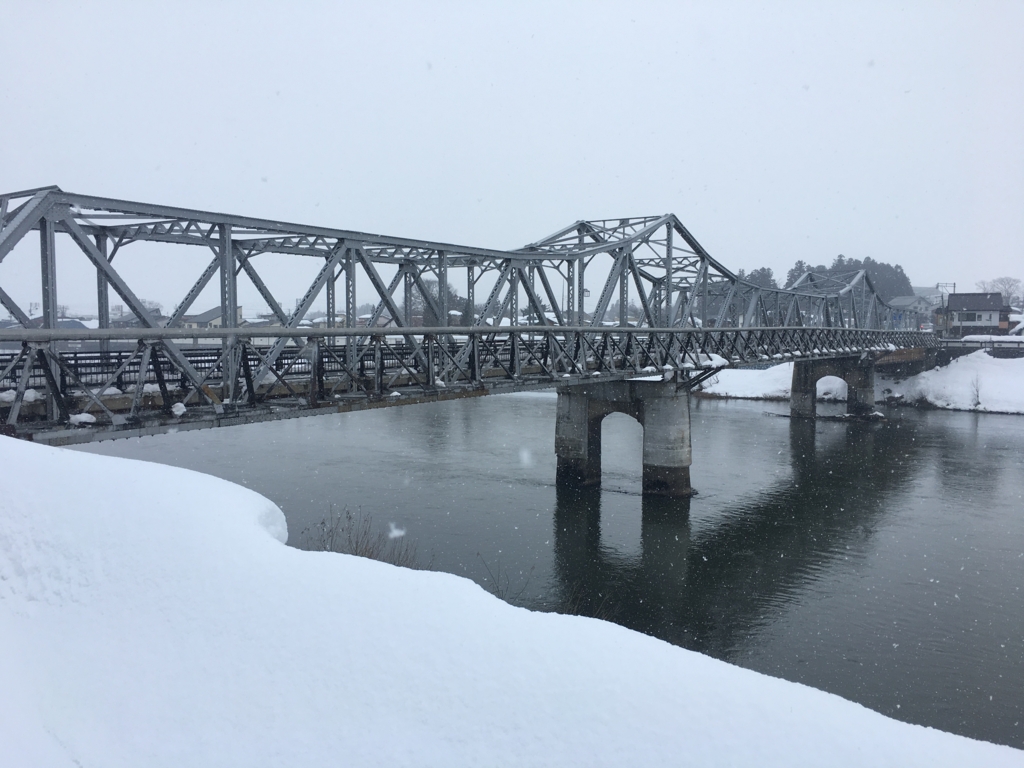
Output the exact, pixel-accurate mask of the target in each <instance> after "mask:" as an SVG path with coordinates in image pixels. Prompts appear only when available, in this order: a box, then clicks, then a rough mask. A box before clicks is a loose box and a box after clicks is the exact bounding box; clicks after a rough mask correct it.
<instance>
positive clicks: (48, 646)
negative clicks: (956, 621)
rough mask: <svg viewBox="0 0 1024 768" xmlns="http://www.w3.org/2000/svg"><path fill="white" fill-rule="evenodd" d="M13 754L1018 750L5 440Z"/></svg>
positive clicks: (599, 761)
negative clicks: (312, 546)
mask: <svg viewBox="0 0 1024 768" xmlns="http://www.w3.org/2000/svg"><path fill="white" fill-rule="evenodd" d="M0 466H2V467H3V471H4V480H5V482H4V488H3V494H2V495H0V764H2V765H12V766H74V765H86V766H88V765H105V766H139V765H146V766H160V765H167V766H183V765H188V766H224V765H239V766H281V765H288V766H304V765H317V766H322V765H334V764H343V765H388V766H396V765H444V766H450V765H473V766H477V765H560V766H561V765H588V766H590V765H673V766H675V765H687V764H692V765H751V766H753V765H757V766H764V765H779V766H782V765H785V766H792V765H823V764H828V765H871V766H875V765H894V766H895V765H898V766H906V765H928V766H935V765H951V766H952V765H956V766H960V765H986V766H999V765H1017V766H1024V752H1021V751H1017V750H1013V749H1010V748H1007V747H1000V746H994V745H990V744H985V743H982V742H976V741H971V740H968V739H965V738H961V737H958V736H953V735H950V734H946V733H942V732H939V731H934V730H930V729H926V728H921V727H918V726H912V725H907V724H904V723H899V722H897V721H894V720H890V719H888V718H886V717H883V716H882V715H879V714H877V713H874V712H871V711H869V710H867V709H865V708H863V707H861V706H859V705H857V704H853V703H850V702H848V701H845V700H843V699H840V698H838V697H836V696H833V695H830V694H826V693H822V692H820V691H816V690H813V689H810V688H807V687H804V686H801V685H797V684H794V683H789V682H785V681H782V680H777V679H773V678H769V677H765V676H763V675H759V674H757V673H754V672H750V671H747V670H742V669H740V668H738V667H733V666H730V665H728V664H725V663H722V662H719V661H715V660H712V659H710V658H707V657H704V656H701V655H699V654H696V653H692V652H689V651H685V650H682V649H680V648H677V647H674V646H671V645H668V644H667V643H664V642H661V641H658V640H655V639H653V638H650V637H646V636H644V635H640V634H637V633H635V632H631V631H629V630H626V629H623V628H621V627H618V626H615V625H613V624H608V623H604V622H599V621H596V620H592V619H585V618H580V617H571V616H559V615H553V614H539V613H532V612H530V611H527V610H524V609H520V608H514V607H512V606H510V605H507V604H505V603H503V602H501V601H499V600H497V599H495V598H493V597H491V596H490V595H488V594H487V593H485V592H484V591H483V590H481V589H480V588H479V587H477V586H476V585H474V584H473V583H472V582H470V581H467V580H465V579H461V578H458V577H456V576H452V575H448V574H443V573H428V572H422V571H409V570H404V569H400V568H395V567H391V566H387V565H383V564H381V563H377V562H372V561H368V560H362V559H358V558H354V557H348V556H344V555H335V554H327V553H310V552H303V551H299V550H295V549H291V548H289V547H286V546H285V545H284V544H283V541H284V540H285V538H286V535H287V534H286V528H285V522H284V517H283V515H282V514H281V512H280V510H279V509H278V508H277V507H276V506H275V505H274V504H272V503H271V502H270V501H268V500H267V499H265V498H263V497H262V496H259V495H258V494H256V493H254V492H252V491H249V490H246V489H244V488H241V487H239V486H236V485H233V484H231V483H228V482H225V481H222V480H218V479H215V478H212V477H208V476H205V475H201V474H196V473H193V472H188V471H185V470H180V469H173V468H168V467H163V466H158V465H154V464H144V463H139V462H132V461H127V460H122V459H112V458H107V457H102V456H96V455H91V454H86V453H78V452H71V451H66V450H61V449H54V448H48V447H44V446H39V445H34V444H30V443H25V442H20V441H16V440H12V439H9V438H0Z"/></svg>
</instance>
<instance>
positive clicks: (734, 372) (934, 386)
mask: <svg viewBox="0 0 1024 768" xmlns="http://www.w3.org/2000/svg"><path fill="white" fill-rule="evenodd" d="M792 379H793V363H783V364H781V365H776V366H773V367H771V368H767V369H764V370H753V369H726V370H723V371H721V372H720V373H718V374H717V375H716V376H715V377H714V378H713V379H712V380H711V381H709V382H708V383H707V384H706V385H705V386H704V390H703V391H704V392H705V393H707V394H710V395H715V396H717V397H738V398H747V399H754V400H787V399H789V391H790V385H791V383H792ZM818 398H819V399H822V400H846V383H845V382H844V381H843V380H842V379H839V378H836V377H834V376H826V377H825V378H823V379H821V380H820V381H819V382H818ZM890 398H897V399H900V400H901V401H902V402H905V403H911V404H924V405H929V406H932V407H935V408H949V409H954V410H962V411H987V412H991V413H1024V359H1016V360H1007V359H998V358H994V357H990V356H989V355H988V353H986V352H985V351H983V350H979V351H977V352H974V353H972V354H970V355H966V356H964V357H960V358H957V359H956V360H954V361H953V362H952V363H950V364H949V365H948V366H945V367H942V368H936V369H934V370H930V371H925V372H924V373H920V374H918V375H916V376H911V377H910V378H908V379H903V380H902V381H894V380H892V379H887V378H885V377H883V376H876V377H875V400H876V401H878V402H884V401H886V400H887V399H890Z"/></svg>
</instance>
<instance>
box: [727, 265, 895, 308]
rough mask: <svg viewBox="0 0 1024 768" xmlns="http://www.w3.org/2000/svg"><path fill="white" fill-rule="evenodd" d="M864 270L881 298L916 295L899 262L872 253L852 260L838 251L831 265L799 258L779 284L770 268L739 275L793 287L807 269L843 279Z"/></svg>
mask: <svg viewBox="0 0 1024 768" xmlns="http://www.w3.org/2000/svg"><path fill="white" fill-rule="evenodd" d="M862 269H863V270H865V271H866V272H867V274H868V277H869V278H870V279H871V284H872V285H874V286H875V291H876V292H877V293H878V296H879V297H880V298H881V299H882V301H889V300H890V299H894V298H896V297H897V296H913V295H914V289H913V287H912V286H911V284H910V278H909V277H907V274H906V272H904V271H903V267H901V266H900V265H899V264H886V263H885V262H883V261H875V260H874V259H872V258H871V257H870V256H866V257H865V258H864V259H863V260H861V259H849V258H847V257H845V256H843V254H839V255H838V256H836V257H835V259H833V261H832V265H831V266H826V265H824V264H818V265H812V264H808V263H807V262H806V261H803V260H800V261H797V262H796V264H794V265H793V268H792V269H790V270H789V272H787V273H786V280H785V282H784V283H783V284H782V285H779V283H778V281H777V280H776V279H775V275H774V273H773V272H772V270H771V268H769V267H761V268H759V269H753V270H751V271H750V272H744V271H743V270H742V269H741V270H740V271H739V273H738V275H739V277H740V278H741V279H743V280H747V281H749V282H751V283H754V284H755V285H759V286H761V287H762V288H792V287H793V285H794V284H795V283H796V281H797V280H799V279H800V278H801V277H802V276H803V274H804V273H805V272H814V273H816V274H819V275H825V276H827V277H835V278H840V277H844V276H848V275H850V273H852V272H859V271H860V270H862Z"/></svg>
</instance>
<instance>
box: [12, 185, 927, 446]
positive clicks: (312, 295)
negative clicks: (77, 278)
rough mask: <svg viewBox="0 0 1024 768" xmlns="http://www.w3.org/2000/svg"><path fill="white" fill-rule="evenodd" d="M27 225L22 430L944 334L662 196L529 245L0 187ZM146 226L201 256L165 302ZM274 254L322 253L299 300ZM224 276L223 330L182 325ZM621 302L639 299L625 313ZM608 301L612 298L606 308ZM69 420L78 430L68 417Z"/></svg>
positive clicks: (684, 381)
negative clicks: (796, 277) (742, 253)
mask: <svg viewBox="0 0 1024 768" xmlns="http://www.w3.org/2000/svg"><path fill="white" fill-rule="evenodd" d="M31 232H37V233H38V243H39V263H40V277H41V282H40V293H41V299H42V300H41V308H42V314H41V317H39V318H32V317H30V316H29V315H28V314H27V313H26V312H25V311H24V309H23V307H22V306H21V305H20V304H19V303H18V302H17V301H16V300H15V299H14V298H13V296H12V292H13V289H11V288H10V287H9V286H5V285H4V282H3V271H2V264H0V303H2V304H3V306H4V307H5V308H6V309H7V311H8V313H9V314H10V315H11V317H12V318H14V320H16V321H17V324H18V325H17V327H14V328H8V329H4V330H0V417H2V418H3V420H4V421H5V422H6V424H7V426H8V431H14V432H19V433H20V432H23V431H28V432H33V433H41V432H43V431H46V430H50V431H53V430H56V431H59V432H60V431H78V432H81V431H83V430H88V431H89V432H90V433H92V434H96V435H99V436H102V435H112V433H119V432H122V431H125V430H129V431H130V430H132V429H137V428H139V425H141V424H143V423H151V424H171V423H179V422H182V421H204V420H205V421H206V422H210V423H211V424H212V423H214V422H219V421H220V420H222V419H224V418H226V416H230V415H232V414H236V415H237V417H238V418H241V417H242V415H243V414H245V413H249V414H250V416H251V418H249V420H255V419H257V418H260V417H261V414H264V415H266V414H270V413H276V414H280V412H281V411H282V410H287V411H289V412H300V411H301V412H307V411H309V410H310V409H314V410H319V409H322V408H324V407H329V404H331V403H337V406H336V407H339V408H344V407H353V401H356V400H362V401H367V402H372V403H377V404H383V403H391V402H395V403H397V402H400V401H402V400H401V397H397V398H396V397H395V393H398V394H399V395H403V394H404V396H406V397H407V398H408V397H411V396H415V397H416V398H422V397H428V398H430V397H434V398H437V397H449V396H455V395H456V394H459V393H462V394H465V393H469V392H482V391H491V390H494V389H501V388H506V389H507V388H512V389H514V388H521V387H527V386H529V387H537V386H553V385H555V384H560V383H565V382H567V381H572V380H576V379H578V378H582V377H593V376H606V377H609V376H610V377H617V378H625V377H632V376H639V375H646V376H650V375H662V376H672V377H676V378H677V379H678V381H679V382H680V386H687V387H689V386H693V385H695V384H696V383H698V382H699V381H701V380H702V378H705V377H706V376H708V375H711V373H713V372H714V370H716V369H718V368H721V367H723V366H727V365H743V364H752V363H767V362H771V361H781V360H793V359H800V358H803V359H810V358H816V357H830V356H843V355H861V354H866V353H868V352H871V351H881V350H885V349H893V348H902V347H908V346H931V345H933V344H934V343H935V342H934V339H933V337H931V336H930V335H929V334H920V333H916V332H913V331H911V330H909V329H906V328H902V327H900V325H901V320H900V315H899V314H898V313H895V312H894V311H893V310H892V309H891V308H890V307H888V306H887V305H886V304H885V303H884V302H882V301H881V300H880V299H879V297H878V296H877V294H876V293H875V291H874V288H873V286H872V285H871V282H870V279H869V278H868V276H867V275H866V274H865V273H863V272H860V273H854V274H853V275H851V276H850V279H849V280H846V281H844V282H836V281H828V280H822V279H821V278H820V277H819V276H815V275H805V276H804V278H801V280H800V281H798V282H797V284H796V285H795V286H794V287H793V289H792V290H775V289H767V288H761V287H759V286H757V285H755V284H753V283H750V282H748V281H746V280H743V279H741V278H740V277H738V276H737V275H736V274H735V273H733V272H731V271H729V270H728V269H726V268H725V267H724V266H722V265H721V264H720V263H719V262H717V261H716V260H714V259H713V258H712V257H711V256H710V255H708V254H707V252H706V251H704V249H703V248H702V247H701V246H700V244H699V243H698V242H697V241H696V240H695V239H694V238H693V236H692V235H691V234H690V233H689V232H688V231H687V230H686V228H685V227H684V226H683V225H682V223H681V222H680V221H679V220H678V219H677V218H676V217H675V216H674V215H672V214H667V215H664V216H655V217H642V218H628V219H615V220H603V221H579V222H576V223H574V224H572V225H570V226H568V227H566V228H565V229H563V230H560V231H558V232H556V233H554V234H553V235H551V236H549V237H547V238H545V239H543V240H540V241H538V242H536V243H532V244H530V245H527V246H525V247H523V248H519V249H515V250H510V251H500V250H494V249H486V248H473V247H466V246H459V245H452V244H446V243H436V242H430V241H422V240H412V239H407V238H395V237H388V236H383V235H375V234H369V233H363V232H354V231H349V230H338V229H329V228H323V227H311V226H303V225H296V224H288V223H283V222H276V221H268V220H262V219H254V218H248V217H241V216H231V215H225V214H218V213H209V212H203V211H195V210H189V209H183V208H174V207H168V206H160V205H150V204H146V203H136V202H129V201H122V200H111V199H106V198H99V197H92V196H87V195H78V194H72V193H66V192H64V191H62V190H60V189H59V188H57V187H46V188H41V189H36V190H27V191H23V192H17V193H11V194H6V195H0V262H2V260H3V259H4V258H5V257H6V256H7V255H8V254H9V253H10V252H11V250H12V249H13V248H14V247H15V246H16V245H17V244H18V243H20V242H22V241H23V240H25V238H26V237H27V236H28V235H29V233H31ZM63 241H69V242H70V243H72V244H73V248H72V249H71V250H74V251H75V252H77V253H80V254H81V257H82V258H85V259H87V260H88V262H90V264H91V265H92V267H93V268H94V270H95V273H96V296H97V298H96V306H97V317H98V325H99V328H98V329H97V330H94V331H89V330H86V331H82V330H71V329H67V328H62V327H61V323H60V318H59V317H58V303H57V297H58V291H59V288H60V284H59V277H60V276H59V274H58V272H57V269H56V258H55V254H56V248H57V243H58V242H63ZM140 242H160V243H169V244H175V245H179V246H186V245H190V246H198V247H199V248H201V249H203V250H208V251H209V252H210V254H211V260H210V262H209V263H208V266H207V267H206V268H205V269H204V270H203V271H202V272H201V273H200V274H199V275H198V276H197V278H196V280H195V282H194V283H193V285H192V286H191V288H190V289H189V290H188V291H187V292H186V294H185V295H184V296H183V297H182V299H181V300H180V301H179V302H178V304H177V305H176V307H175V308H174V310H173V311H172V312H171V314H170V317H169V319H167V320H165V321H161V320H159V319H158V318H157V317H155V316H154V315H153V314H152V313H151V312H150V311H149V309H148V308H147V306H146V305H145V303H144V302H143V301H142V300H141V299H140V298H139V296H138V294H137V293H136V292H135V291H134V290H133V288H132V286H131V285H130V284H129V282H128V280H127V279H126V278H125V276H124V275H123V274H121V273H119V271H118V270H117V268H116V267H115V264H114V258H115V256H117V255H118V253H119V252H121V251H122V249H125V248H127V247H128V246H130V245H133V244H135V243H140ZM275 254H293V255H300V256H305V257H309V258H311V259H313V260H314V261H315V263H317V264H318V265H319V270H318V272H317V274H316V276H315V278H314V279H313V281H312V283H311V284H310V285H309V287H308V289H307V290H306V292H305V295H304V296H303V297H302V298H301V299H300V300H299V301H297V302H296V306H295V308H294V309H293V310H292V311H290V312H287V311H285V309H284V308H283V305H282V303H281V301H280V299H279V296H277V295H275V293H274V291H273V290H272V287H271V286H270V285H268V283H267V282H265V281H264V279H263V278H262V277H261V275H260V272H259V271H258V270H257V267H258V266H260V267H261V268H262V264H265V263H267V261H268V260H270V259H273V258H274V255H275ZM456 272H459V273H461V274H460V275H459V276H458V279H457V280H456V281H455V282H456V283H458V284H461V285H465V286H466V292H467V294H468V295H467V296H466V297H465V305H464V306H465V307H468V308H471V309H470V312H472V308H476V307H480V306H481V305H480V304H478V303H477V299H478V296H477V295H476V289H477V287H478V286H480V287H481V289H482V290H481V296H480V297H479V298H482V308H481V311H480V312H479V316H478V317H475V318H474V320H473V323H472V324H471V325H469V326H453V325H450V324H448V321H449V318H450V317H451V315H450V313H449V311H450V310H451V309H453V308H452V307H450V306H449V303H450V297H451V295H452V292H451V291H450V290H449V285H450V284H452V277H453V275H454V273H456ZM588 272H589V273H590V274H591V275H597V276H598V281H597V284H596V285H595V282H594V279H593V278H592V279H591V281H590V283H589V285H591V287H593V288H594V289H595V291H596V294H597V301H596V306H595V307H594V309H593V312H592V313H589V314H588V313H586V312H585V311H584V297H585V296H586V295H587V294H588V293H589V292H590V289H589V288H588V282H587V274H588ZM215 279H216V280H217V284H219V295H220V311H221V323H222V327H220V328H218V329H212V330H211V329H184V328H182V327H181V326H182V323H183V321H184V319H185V317H186V315H187V313H188V312H189V311H190V309H191V308H192V306H193V304H194V302H195V301H196V299H197V298H198V297H199V296H200V294H201V293H202V292H203V290H204V289H205V288H206V287H207V286H208V285H209V284H210V283H211V281H213V280H215ZM240 280H248V281H249V282H250V283H251V284H252V286H253V287H254V288H255V290H256V291H257V292H258V293H259V295H260V296H261V297H262V299H263V301H264V302H265V303H266V305H267V306H268V308H269V310H270V314H271V315H272V317H273V318H274V321H273V324H272V325H270V326H261V327H258V328H251V327H248V326H245V325H243V324H241V323H240V322H239V318H238V287H239V281H240ZM367 284H368V285H369V286H371V290H372V293H371V299H372V302H371V303H373V304H374V310H373V312H372V313H371V316H370V318H368V320H367V322H366V326H365V327H357V318H356V306H357V301H358V300H359V299H360V298H362V299H365V297H362V296H357V285H361V286H364V287H365V286H366V285H367ZM598 286H599V287H598ZM111 291H113V292H114V294H116V295H117V296H118V297H120V299H121V301H122V302H123V304H124V306H126V307H127V308H128V310H129V312H130V313H131V314H132V316H133V317H134V323H135V325H134V327H127V328H124V327H121V328H112V327H111V317H110V303H109V302H110V298H109V297H110V292H111ZM484 293H486V296H484V295H483V294H484ZM323 294H326V296H325V299H326V307H327V312H326V318H325V321H324V323H323V327H319V328H310V327H306V326H305V325H304V324H303V321H305V320H306V318H307V315H308V314H309V312H310V310H311V308H312V307H313V305H314V302H316V301H318V299H319V298H320V297H321V296H322V295H323ZM339 294H340V297H341V301H339ZM631 299H633V300H635V302H636V304H637V305H638V306H639V310H640V317H639V318H632V320H631V318H630V317H629V309H628V308H629V304H630V300H631ZM460 301H461V299H460ZM613 301H617V302H618V307H619V313H618V317H617V318H615V319H614V320H612V321H606V320H605V317H606V314H607V312H608V309H609V307H611V306H612V304H613ZM417 302H418V303H419V304H420V305H422V306H423V307H424V308H425V311H426V312H429V314H430V315H431V316H432V317H433V318H434V319H435V320H436V321H438V322H437V323H436V324H435V325H434V326H433V327H429V328H426V327H421V326H420V325H417V318H415V317H414V316H413V314H412V307H413V306H414V305H415V304H416V303H417ZM503 318H504V320H503ZM420 322H422V320H420ZM503 322H508V323H509V325H503V324H502V323H503ZM385 323H386V325H383V324H385ZM5 348H6V349H5ZM36 387H42V388H44V389H45V391H46V397H45V401H46V409H45V413H41V412H39V410H40V409H39V407H35V408H33V407H27V406H31V405H32V404H31V403H28V402H26V393H27V392H29V390H34V389H35V388H36ZM112 389H117V390H118V391H119V394H122V395H123V396H122V398H121V400H120V401H118V404H117V406H116V407H113V405H112V401H111V400H110V398H109V396H108V395H107V394H106V393H107V392H108V390H112ZM125 401H127V402H125ZM405 402H408V399H407V400H405ZM175 404H181V405H184V406H185V407H187V408H188V415H187V416H176V415H175V413H174V411H173V410H172V408H173V406H174V405H175ZM177 410H178V411H180V410H181V409H180V407H179V408H178V409H177ZM75 417H78V418H77V419H76V418H75ZM83 417H84V418H83ZM268 417H269V416H268ZM274 417H280V416H279V415H277V416H274ZM92 419H96V421H95V422H93V421H92ZM76 422H77V424H78V425H79V426H78V427H77V428H75V429H73V430H72V429H71V428H70V427H68V426H67V425H69V424H75V423H76ZM69 439H70V438H69Z"/></svg>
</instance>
